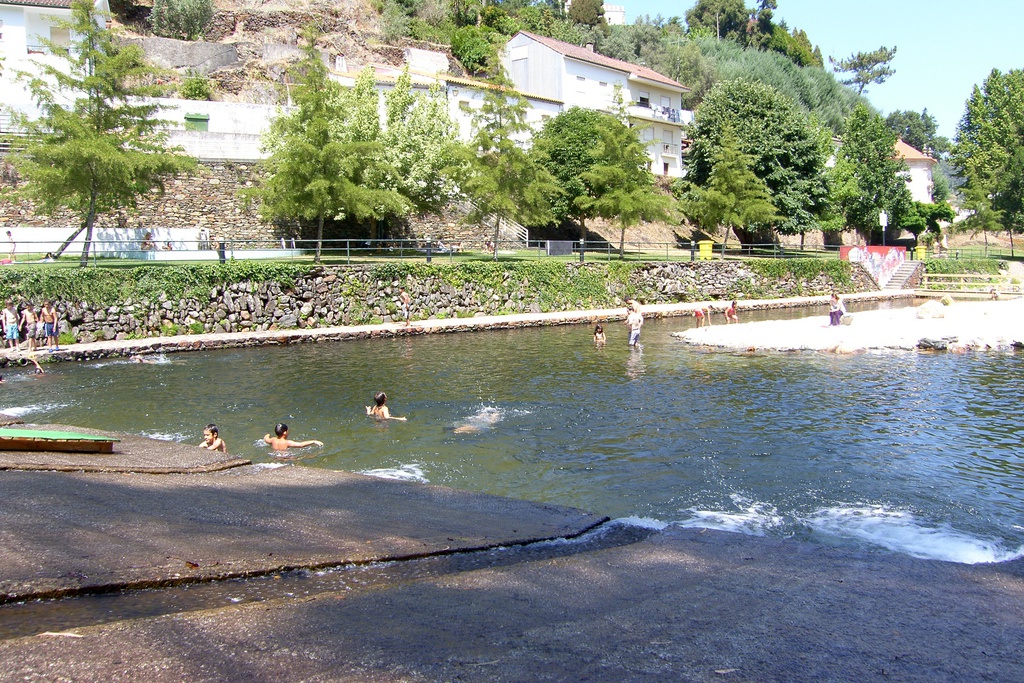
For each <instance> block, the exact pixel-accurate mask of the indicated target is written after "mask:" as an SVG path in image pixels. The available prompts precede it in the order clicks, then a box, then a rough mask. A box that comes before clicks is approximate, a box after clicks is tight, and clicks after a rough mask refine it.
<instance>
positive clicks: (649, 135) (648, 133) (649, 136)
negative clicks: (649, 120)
mask: <svg viewBox="0 0 1024 683" xmlns="http://www.w3.org/2000/svg"><path fill="white" fill-rule="evenodd" d="M653 139H654V131H653V130H651V129H650V128H644V140H647V141H651V140H653Z"/></svg>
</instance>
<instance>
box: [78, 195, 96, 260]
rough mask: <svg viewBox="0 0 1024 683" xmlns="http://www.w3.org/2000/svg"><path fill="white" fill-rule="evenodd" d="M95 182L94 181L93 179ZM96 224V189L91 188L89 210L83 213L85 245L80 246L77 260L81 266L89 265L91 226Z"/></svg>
mask: <svg viewBox="0 0 1024 683" xmlns="http://www.w3.org/2000/svg"><path fill="white" fill-rule="evenodd" d="M93 183H94V184H95V183H96V181H95V180H94V181H93ZM95 224H96V189H95V187H94V188H93V191H92V195H91V196H90V197H89V212H88V213H87V214H86V215H85V245H84V246H83V247H82V259H81V260H80V261H79V262H78V265H79V266H80V267H81V268H85V267H86V266H88V265H89V248H90V247H91V246H92V227H93V225H95Z"/></svg>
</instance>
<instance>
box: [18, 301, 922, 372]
mask: <svg viewBox="0 0 1024 683" xmlns="http://www.w3.org/2000/svg"><path fill="white" fill-rule="evenodd" d="M912 296H913V292H909V291H894V292H866V293H863V294H850V295H848V296H846V297H845V299H846V301H847V302H853V301H883V300H890V299H906V298H909V297H912ZM827 303H828V297H824V296H815V297H794V298H789V299H760V300H752V301H740V302H739V309H740V311H741V315H742V311H751V310H767V309H779V308H794V307H804V306H825V305H827ZM727 305H728V304H727V303H726V302H724V301H703V302H691V303H685V304H657V305H650V306H643V307H642V310H643V313H644V315H645V316H647V317H648V318H667V317H673V316H684V315H691V314H692V313H693V311H694V309H696V308H707V307H708V306H712V307H714V308H716V309H724V308H725V307H726V306H727ZM625 317H626V310H625V308H606V309H593V310H585V311H559V312H554V313H522V314H518V315H500V316H478V317H475V318H453V319H445V320H417V321H414V322H413V324H412V325H409V326H406V325H403V324H400V323H383V324H380V325H353V326H341V327H317V328H305V329H286V330H265V331H254V332H230V333H221V334H192V335H179V336H175V337H150V338H146V339H120V340H110V341H97V342H92V343H88V344H72V345H70V346H64V347H61V349H60V350H59V351H56V352H53V353H49V352H47V351H45V350H44V351H41V352H39V353H37V354H36V356H37V358H39V359H40V361H43V362H47V361H52V362H58V361H82V360H97V359H101V358H109V357H127V356H132V355H143V356H145V355H147V354H156V353H177V352H183V351H206V350H212V349H226V348H239V347H245V346H268V345H269V346H284V345H287V344H301V343H309V342H321V341H345V340H349V339H367V338H374V337H398V336H405V335H416V334H441V333H451V332H474V331H480V330H504V329H516V328H520V327H542V326H548V325H579V324H589V323H595V322H601V321H609V320H623V319H625ZM25 355H26V352H25V351H23V350H22V351H8V350H4V351H0V366H2V365H6V364H8V363H10V362H19V361H20V360H21V359H23V358H24V357H25Z"/></svg>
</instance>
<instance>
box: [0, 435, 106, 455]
mask: <svg viewBox="0 0 1024 683" xmlns="http://www.w3.org/2000/svg"><path fill="white" fill-rule="evenodd" d="M118 441H120V439H117V438H114V437H112V436H98V435H95V434H82V433H80V432H58V431H44V430H37V429H0V450H3V451H50V452H57V453H113V452H114V444H115V443H117V442H118Z"/></svg>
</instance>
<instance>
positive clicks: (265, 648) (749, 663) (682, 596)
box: [0, 529, 1024, 683]
mask: <svg viewBox="0 0 1024 683" xmlns="http://www.w3.org/2000/svg"><path fill="white" fill-rule="evenodd" d="M0 615H2V612H0ZM1021 642H1024V562H1021V561H1017V562H1012V563H1006V564H1001V565H994V566H981V565H976V566H966V565H956V564H950V563H944V562H936V561H929V560H915V559H912V558H907V557H901V556H894V555H889V554H873V553H866V552H858V551H850V550H843V549H837V548H824V547H818V546H810V545H807V544H803V543H800V542H797V541H792V540H779V539H766V538H757V537H751V536H744V535H738V534H730V533H727V532H717V531H701V530H682V529H674V530H673V529H670V530H666V531H663V532H660V533H657V534H655V535H653V536H651V537H649V538H647V539H646V540H640V541H638V542H636V543H631V544H627V545H620V546H616V547H611V548H604V549H597V550H590V551H587V552H579V553H575V554H571V555H568V556H560V557H554V558H545V559H538V560H533V561H525V562H520V563H513V564H508V565H504V566H497V567H492V568H478V569H474V570H470V571H465V572H459V573H457V574H454V575H452V574H445V575H442V576H436V577H428V578H423V579H417V580H407V581H401V582H397V583H394V584H391V585H387V586H377V587H373V588H371V589H368V590H364V591H356V592H351V591H349V592H346V591H333V592H332V591H327V592H324V593H321V594H316V595H308V596H305V597H302V598H299V599H291V598H283V599H278V600H272V601H268V602H260V603H255V604H248V605H241V606H233V607H225V608H220V609H210V610H205V611H199V612H188V613H181V614H175V615H168V616H161V617H156V618H146V619H137V620H133V621H123V622H118V623H113V624H108V625H102V626H87V627H82V628H73V629H68V630H65V631H62V632H56V633H50V634H44V635H37V636H32V637H23V638H14V639H9V640H5V641H0V661H4V662H5V665H4V667H3V668H2V671H0V681H22V680H47V681H152V682H154V683H162V682H165V681H166V682H170V681H184V680H188V681H267V682H270V681H608V682H613V681H614V682H616V683H617V682H621V681H744V682H748V681H749V682H753V681H787V682H792V683H802V682H805V681H806V682H808V683H810V682H815V683H818V682H822V681H858V682H860V681H928V682H929V683H934V682H935V681H1007V682H1009V681H1020V680H1024V656H1022V654H1021V652H1020V643H1021Z"/></svg>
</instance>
